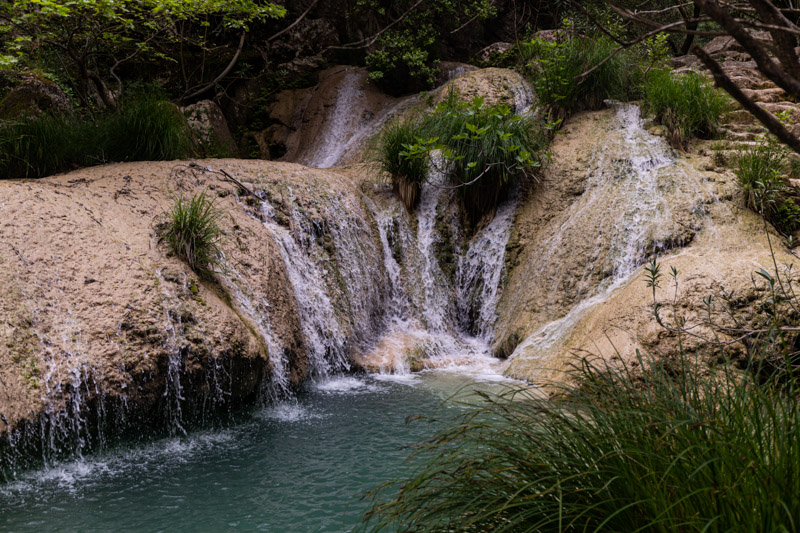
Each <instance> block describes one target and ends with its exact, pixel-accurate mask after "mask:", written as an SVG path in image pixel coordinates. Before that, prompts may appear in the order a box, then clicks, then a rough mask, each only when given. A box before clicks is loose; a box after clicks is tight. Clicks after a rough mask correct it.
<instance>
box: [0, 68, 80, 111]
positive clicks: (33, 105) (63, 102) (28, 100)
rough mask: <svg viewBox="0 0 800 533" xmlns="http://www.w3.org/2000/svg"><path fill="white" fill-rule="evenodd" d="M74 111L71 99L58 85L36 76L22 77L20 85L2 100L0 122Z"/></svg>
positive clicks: (0, 101)
mask: <svg viewBox="0 0 800 533" xmlns="http://www.w3.org/2000/svg"><path fill="white" fill-rule="evenodd" d="M71 109H72V103H71V102H70V100H69V97H68V96H67V95H66V94H65V93H64V91H62V90H61V87H59V86H58V85H57V84H56V83H53V82H52V81H50V80H47V79H44V78H42V77H40V76H37V75H35V74H25V75H23V76H21V80H20V83H19V85H17V86H16V87H14V88H13V89H11V90H10V91H9V92H8V94H7V95H6V96H5V98H3V99H2V100H0V120H15V119H19V118H21V117H29V116H36V115H40V114H42V113H54V114H63V113H68V112H70V111H71Z"/></svg>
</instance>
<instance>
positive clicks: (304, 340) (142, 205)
mask: <svg viewBox="0 0 800 533" xmlns="http://www.w3.org/2000/svg"><path fill="white" fill-rule="evenodd" d="M200 165H202V166H197V165H194V166H189V164H188V162H184V163H181V162H165V163H129V164H118V165H108V166H102V167H95V168H91V169H85V170H80V171H76V172H73V173H70V174H66V175H62V176H56V177H53V178H46V179H42V180H37V181H35V182H27V181H26V182H22V181H0V198H2V200H0V219H2V220H3V223H2V224H0V266H1V267H2V268H0V284H2V286H3V294H4V297H3V298H1V299H0V313H1V314H2V317H3V321H2V323H0V471H2V470H3V468H5V467H8V464H2V463H4V462H7V461H10V460H12V459H13V458H14V457H22V458H25V457H32V456H35V457H42V456H43V455H45V456H46V455H47V454H48V453H56V454H60V453H65V454H66V453H70V452H71V451H74V448H75V447H76V446H78V447H84V446H85V447H90V446H93V445H95V444H97V442H98V439H99V438H101V437H102V439H110V438H113V436H114V435H115V434H118V433H121V432H124V431H129V430H133V431H136V432H138V431H139V429H140V428H141V427H143V426H147V427H156V428H157V427H161V428H164V429H166V430H169V431H173V432H174V431H181V430H182V429H183V428H184V427H187V426H189V425H192V424H195V423H197V422H199V421H202V420H204V419H205V418H206V417H208V416H211V415H213V414H214V413H215V412H218V411H223V412H227V411H229V410H230V409H232V408H234V407H236V406H239V405H242V404H246V403H251V402H253V401H255V400H257V399H259V398H269V397H270V396H277V395H280V394H282V393H283V392H285V391H286V390H288V389H289V388H292V387H295V386H297V385H299V384H300V383H302V382H303V381H304V380H306V379H307V378H308V376H309V375H311V374H313V373H317V374H318V373H320V372H324V371H328V370H329V369H334V368H342V366H341V365H344V366H345V367H346V366H347V365H348V364H349V363H348V360H349V358H350V356H351V354H352V352H353V350H355V348H356V347H357V346H358V343H359V342H361V341H362V340H363V339H364V337H368V336H369V331H371V330H370V329H369V328H370V327H373V328H376V327H378V324H379V322H380V319H381V317H382V315H381V312H380V310H381V309H382V306H383V300H382V297H383V296H382V292H381V290H382V287H383V286H384V285H385V283H383V282H382V281H381V280H382V278H381V276H383V275H384V274H383V273H382V270H381V264H382V256H381V255H379V254H380V244H379V242H378V241H377V239H376V238H375V236H374V234H373V232H372V226H371V224H372V222H371V219H370V215H369V212H368V211H367V210H366V208H365V207H364V206H363V204H362V200H361V199H360V196H359V194H358V190H357V188H356V187H354V186H353V185H352V183H351V182H350V181H349V180H348V179H346V178H345V177H343V176H341V175H338V174H334V173H330V172H324V171H318V170H312V169H307V168H304V167H300V166H298V165H292V164H287V163H263V162H248V161H237V160H207V161H201V162H200ZM218 169H223V170H225V171H226V172H227V173H228V174H230V175H232V176H235V177H236V180H237V181H239V182H241V183H242V184H244V185H245V187H246V188H247V189H248V190H251V191H252V190H254V191H256V192H257V193H258V194H259V195H261V196H262V197H263V198H265V201H264V202H262V200H261V199H260V198H256V197H254V196H252V195H251V194H249V193H248V192H247V191H246V190H244V189H241V188H240V187H239V185H238V184H234V183H232V182H231V181H229V180H227V178H225V177H224V176H223V175H222V174H219V173H214V172H211V170H218ZM201 191H206V192H207V194H209V195H211V196H212V197H213V198H214V200H215V205H216V208H217V209H218V210H219V211H220V213H221V217H220V219H219V222H220V225H221V228H222V230H223V237H222V240H221V249H222V251H223V253H224V261H223V266H222V268H221V270H220V272H219V273H218V274H217V275H215V277H214V280H213V281H206V280H203V279H200V278H199V277H198V276H197V275H196V274H194V273H193V272H192V271H191V270H189V269H188V268H187V266H186V265H185V264H184V263H183V262H182V261H181V260H179V259H178V258H177V257H175V256H173V255H172V254H171V252H170V251H169V249H168V248H167V246H166V245H165V244H164V243H162V242H161V241H160V240H159V234H160V232H161V231H162V230H161V224H162V223H163V222H164V220H165V218H166V215H165V213H166V212H167V211H168V210H169V208H170V206H171V205H172V203H173V202H174V200H175V198H177V197H178V196H184V197H190V196H192V195H194V194H196V193H198V192H201ZM266 206H269V207H266ZM334 209H336V210H339V211H340V213H336V215H340V214H341V213H347V214H348V215H349V217H348V218H346V219H343V220H333V219H332V217H333V216H334V215H333V210H334ZM345 226H346V227H345ZM345 232H351V233H353V235H352V236H351V237H350V234H349V233H348V234H347V237H348V238H349V239H350V240H348V241H345V239H344V236H343V235H344V233H345ZM315 239H316V240H315ZM351 242H353V243H357V244H358V248H357V249H356V248H354V247H353V246H354V245H351V244H350V243H351ZM292 246H293V247H295V248H291V247H292ZM293 250H294V251H295V252H296V253H297V255H304V254H308V255H309V256H311V257H314V258H317V256H319V257H318V258H317V259H315V260H316V261H318V264H320V265H327V266H325V267H320V268H324V269H326V272H323V271H321V270H320V271H319V272H317V273H315V274H314V275H316V276H317V278H318V280H319V281H320V285H318V286H315V287H313V288H311V287H309V288H308V291H310V292H302V291H299V290H298V289H297V285H298V283H311V281H310V278H302V279H297V278H298V276H310V275H311V273H309V272H307V271H303V270H302V269H301V265H298V263H297V261H298V260H299V259H298V258H297V257H293V256H292V255H291V253H290V252H291V251H293ZM359 250H360V251H359ZM370 253H371V254H372V255H369V254H370ZM358 254H361V255H358ZM351 256H353V257H351ZM351 260H352V261H354V262H357V265H355V266H354V265H353V264H349V263H348V264H345V262H347V261H351ZM362 274H363V276H365V278H364V279H355V278H354V276H357V275H362ZM368 276H369V279H367V277H368ZM348 286H357V287H367V289H363V290H358V291H345V290H344V287H348ZM370 287H371V288H372V289H369V288H370ZM369 291H371V292H369ZM323 299H324V301H323ZM323 304H325V305H328V306H330V312H329V313H328V314H327V315H325V316H324V317H323V318H324V321H321V322H320V323H311V322H309V321H308V320H307V316H308V314H309V311H308V309H306V308H307V307H311V308H317V307H319V306H321V305H323ZM325 321H327V322H325ZM315 328H320V329H319V330H317V329H315ZM326 328H330V329H326ZM334 333H335V335H334ZM321 335H324V336H326V338H327V337H330V338H333V339H335V342H336V344H335V345H333V344H331V345H324V344H323V345H319V346H318V345H317V343H319V342H320V337H319V336H321ZM337 350H338V352H337ZM98 432H99V433H102V435H101V436H100V437H98V435H97V433H98ZM3 443H5V446H7V445H8V444H9V443H10V444H12V445H13V446H14V450H12V452H13V453H11V452H7V451H6V452H4V451H3V450H2V448H3V447H4V444H3ZM42 446H47V447H48V449H47V450H45V451H44V453H35V454H32V453H31V452H32V451H34V450H35V449H36V448H37V447H42ZM40 451H41V450H40ZM17 466H19V465H17Z"/></svg>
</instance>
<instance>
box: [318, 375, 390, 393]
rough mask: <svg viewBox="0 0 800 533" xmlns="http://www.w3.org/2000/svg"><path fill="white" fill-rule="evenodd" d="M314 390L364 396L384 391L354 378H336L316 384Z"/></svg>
mask: <svg viewBox="0 0 800 533" xmlns="http://www.w3.org/2000/svg"><path fill="white" fill-rule="evenodd" d="M314 389H316V390H318V391H320V392H324V393H328V394H364V393H368V392H377V391H380V390H382V389H381V388H380V387H378V386H377V385H375V384H372V383H367V382H366V381H364V380H363V379H359V378H357V377H354V376H336V377H331V378H328V379H325V380H323V381H320V382H318V383H315V384H314Z"/></svg>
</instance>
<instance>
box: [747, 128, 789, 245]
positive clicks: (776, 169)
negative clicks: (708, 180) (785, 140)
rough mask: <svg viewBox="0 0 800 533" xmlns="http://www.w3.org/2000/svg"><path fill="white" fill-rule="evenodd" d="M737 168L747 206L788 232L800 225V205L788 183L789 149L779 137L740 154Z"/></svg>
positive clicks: (779, 228) (780, 229)
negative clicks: (787, 151) (787, 153)
mask: <svg viewBox="0 0 800 533" xmlns="http://www.w3.org/2000/svg"><path fill="white" fill-rule="evenodd" d="M734 163H735V164H734V172H735V173H736V177H737V178H738V179H739V185H740V186H741V187H742V190H743V191H744V194H745V203H746V205H747V207H749V208H750V209H752V210H753V211H756V212H757V213H761V214H762V215H763V216H764V218H766V219H767V220H768V221H769V222H770V223H772V225H773V226H775V227H776V228H777V229H778V230H779V231H782V232H784V233H789V234H791V233H793V232H795V231H797V230H798V229H800V207H798V206H797V204H796V202H795V200H794V199H793V198H792V197H790V195H789V190H790V189H789V187H788V186H787V184H786V180H785V175H786V173H787V167H788V162H787V155H786V150H785V149H784V148H783V146H781V145H780V144H779V143H778V142H777V141H775V140H765V141H763V142H760V143H758V144H755V145H753V146H751V147H749V148H747V149H746V150H744V151H742V152H741V153H739V154H738V155H737V156H736V159H735V162H734Z"/></svg>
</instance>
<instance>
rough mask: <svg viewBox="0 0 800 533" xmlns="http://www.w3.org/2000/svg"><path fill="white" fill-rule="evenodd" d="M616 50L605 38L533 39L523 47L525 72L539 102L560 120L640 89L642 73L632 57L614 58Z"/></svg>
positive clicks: (566, 37) (598, 106)
mask: <svg viewBox="0 0 800 533" xmlns="http://www.w3.org/2000/svg"><path fill="white" fill-rule="evenodd" d="M615 48H616V46H615V44H614V43H613V42H612V41H610V40H609V39H607V38H605V37H599V38H590V37H583V36H571V35H569V34H565V36H564V37H563V38H562V39H561V40H558V41H547V40H543V39H532V40H531V41H529V42H527V43H522V44H521V49H522V58H523V61H524V62H525V63H527V65H524V68H525V69H526V70H527V71H528V73H529V75H530V76H531V78H532V81H533V86H534V88H535V89H536V96H537V98H538V99H539V102H540V103H541V104H542V105H544V106H545V107H548V108H550V109H551V111H555V112H556V114H557V115H560V116H561V117H563V116H564V115H566V114H569V113H571V112H574V111H580V110H583V109H599V108H600V107H601V106H602V105H603V101H604V100H607V99H617V100H624V99H626V98H627V97H628V96H630V95H631V91H632V90H634V89H635V87H637V86H638V80H637V76H639V75H640V74H639V69H638V68H637V67H636V66H635V64H634V61H633V59H632V56H631V55H630V54H629V53H617V54H614V50H615ZM587 72H588V74H587V75H586V76H583V77H581V76H582V75H583V74H584V73H587Z"/></svg>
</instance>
